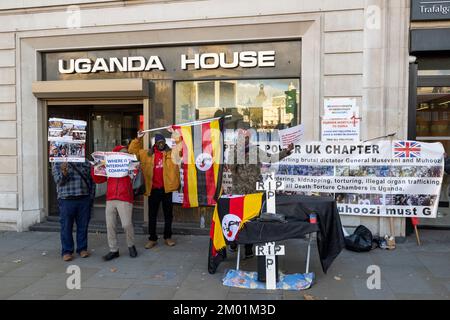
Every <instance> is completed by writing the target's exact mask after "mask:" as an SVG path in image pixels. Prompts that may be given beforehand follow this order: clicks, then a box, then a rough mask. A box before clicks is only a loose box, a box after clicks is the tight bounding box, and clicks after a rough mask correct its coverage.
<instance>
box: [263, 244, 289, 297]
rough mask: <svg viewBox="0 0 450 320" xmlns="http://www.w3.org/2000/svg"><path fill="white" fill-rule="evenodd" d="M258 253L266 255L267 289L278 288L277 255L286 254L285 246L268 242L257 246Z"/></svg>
mask: <svg viewBox="0 0 450 320" xmlns="http://www.w3.org/2000/svg"><path fill="white" fill-rule="evenodd" d="M256 255H257V256H266V289H267V290H274V289H276V288H277V282H276V279H277V277H276V259H275V256H281V255H284V246H281V245H276V244H275V242H266V243H265V244H264V245H262V246H256Z"/></svg>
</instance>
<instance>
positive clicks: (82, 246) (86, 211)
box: [58, 196, 91, 255]
mask: <svg viewBox="0 0 450 320" xmlns="http://www.w3.org/2000/svg"><path fill="white" fill-rule="evenodd" d="M58 204H59V221H60V223H61V246H62V250H61V255H65V254H73V252H74V242H73V235H72V232H73V224H74V222H75V223H76V225H77V253H80V252H81V251H85V250H87V246H88V240H87V238H88V226H89V220H90V218H91V199H90V197H89V196H86V197H82V198H80V199H73V200H72V199H71V200H66V199H58Z"/></svg>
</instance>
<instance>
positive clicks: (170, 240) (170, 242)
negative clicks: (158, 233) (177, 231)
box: [164, 238, 175, 247]
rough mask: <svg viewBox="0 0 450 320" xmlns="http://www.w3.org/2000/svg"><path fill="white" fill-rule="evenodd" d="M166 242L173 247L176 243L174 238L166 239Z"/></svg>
mask: <svg viewBox="0 0 450 320" xmlns="http://www.w3.org/2000/svg"><path fill="white" fill-rule="evenodd" d="M164 242H165V243H166V245H168V246H169V247H173V246H174V245H175V241H173V240H172V239H170V238H169V239H165V240H164Z"/></svg>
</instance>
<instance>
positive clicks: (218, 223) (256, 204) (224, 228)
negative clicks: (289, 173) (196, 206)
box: [208, 192, 264, 273]
mask: <svg viewBox="0 0 450 320" xmlns="http://www.w3.org/2000/svg"><path fill="white" fill-rule="evenodd" d="M263 194H264V193H262V192H261V193H252V194H248V195H232V196H222V197H220V198H219V200H218V202H217V204H216V207H215V209H214V214H213V219H212V221H211V229H210V233H209V237H210V246H209V259H208V261H209V263H208V271H209V273H215V272H216V269H217V266H218V265H219V263H220V262H221V261H223V259H225V258H226V245H227V243H230V242H233V241H235V239H236V237H237V235H238V232H239V230H241V229H242V227H243V226H244V223H246V222H247V221H249V220H251V219H253V218H255V217H257V216H259V213H260V212H261V207H262V199H263Z"/></svg>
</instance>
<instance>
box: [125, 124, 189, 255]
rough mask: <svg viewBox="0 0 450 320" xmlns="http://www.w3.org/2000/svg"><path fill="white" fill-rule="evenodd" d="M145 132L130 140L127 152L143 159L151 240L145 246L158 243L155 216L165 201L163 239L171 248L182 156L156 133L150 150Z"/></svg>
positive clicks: (140, 159) (149, 247) (173, 242)
mask: <svg viewBox="0 0 450 320" xmlns="http://www.w3.org/2000/svg"><path fill="white" fill-rule="evenodd" d="M144 134H145V133H143V132H141V131H139V132H138V135H137V138H136V139H134V140H133V141H131V143H130V146H129V147H128V151H129V152H130V153H133V154H135V155H136V156H137V158H138V160H139V161H140V162H141V165H142V170H143V172H144V179H145V193H144V195H145V196H148V197H149V198H148V208H149V210H148V215H149V219H148V231H149V238H148V239H149V241H148V242H147V244H146V245H145V248H146V249H151V248H153V247H154V246H155V245H156V244H157V243H158V236H157V234H156V218H157V215H158V210H159V205H160V203H161V202H162V207H163V212H164V242H165V244H166V245H168V246H170V247H172V246H174V245H175V241H174V240H173V239H172V220H173V214H172V208H173V205H172V192H173V191H177V190H178V189H179V188H180V168H179V166H178V163H179V155H178V154H176V152H172V149H170V148H169V146H168V145H167V144H166V139H165V138H164V136H163V135H162V134H160V133H156V134H155V144H154V145H153V146H151V148H150V149H148V150H144V149H143V141H142V140H143V139H142V138H143V137H144Z"/></svg>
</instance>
